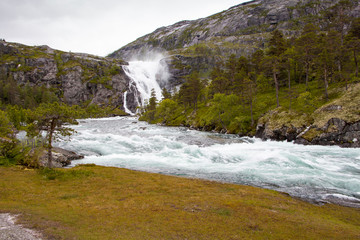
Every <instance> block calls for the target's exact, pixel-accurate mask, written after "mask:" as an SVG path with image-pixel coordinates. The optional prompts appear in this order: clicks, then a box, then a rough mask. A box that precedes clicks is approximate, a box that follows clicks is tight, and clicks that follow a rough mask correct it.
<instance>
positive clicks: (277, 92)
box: [273, 69, 280, 107]
mask: <svg viewBox="0 0 360 240" xmlns="http://www.w3.org/2000/svg"><path fill="white" fill-rule="evenodd" d="M273 77H274V82H275V90H276V107H279V106H280V103H279V83H278V80H277V76H276V70H275V69H273Z"/></svg>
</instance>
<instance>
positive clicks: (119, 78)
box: [0, 41, 137, 110]
mask: <svg viewBox="0 0 360 240" xmlns="http://www.w3.org/2000/svg"><path fill="white" fill-rule="evenodd" d="M1 57H4V59H6V60H5V61H0V75H1V76H3V77H5V78H10V77H12V78H13V79H14V80H15V81H16V82H17V84H19V85H26V84H27V85H29V86H45V87H47V88H55V89H58V91H57V93H58V95H59V97H60V98H62V100H63V101H64V102H66V103H68V104H76V105H79V104H81V103H87V104H88V103H92V104H97V105H102V106H104V105H111V106H113V107H114V108H115V107H116V108H120V109H122V110H124V108H123V99H124V92H125V91H129V92H130V85H129V82H130V79H129V78H128V77H127V75H126V74H125V72H124V71H123V69H122V65H126V64H127V63H126V62H124V61H121V60H114V59H109V58H102V57H97V56H93V55H89V54H82V53H65V52H61V51H57V50H54V49H51V48H49V47H48V46H40V47H29V46H24V45H21V44H17V43H7V42H4V41H0V58H1ZM136 91H137V90H136V89H132V91H131V92H133V94H135V93H136ZM129 95H131V94H129ZM129 99H130V100H131V96H130V98H129ZM127 106H128V108H129V109H133V110H135V109H136V107H137V102H136V101H128V104H127Z"/></svg>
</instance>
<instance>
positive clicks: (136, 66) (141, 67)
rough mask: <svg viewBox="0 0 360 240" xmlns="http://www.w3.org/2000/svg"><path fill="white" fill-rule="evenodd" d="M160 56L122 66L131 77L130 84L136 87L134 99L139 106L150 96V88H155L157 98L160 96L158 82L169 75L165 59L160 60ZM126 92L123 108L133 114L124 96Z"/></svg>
mask: <svg viewBox="0 0 360 240" xmlns="http://www.w3.org/2000/svg"><path fill="white" fill-rule="evenodd" d="M161 59H162V58H161V57H159V56H158V57H156V58H155V59H154V60H148V61H131V62H129V65H127V66H124V67H123V68H124V71H125V73H126V74H127V75H128V77H129V78H130V79H131V81H132V82H130V85H134V86H135V87H136V89H137V92H138V93H139V94H140V95H139V96H138V95H137V93H135V92H134V94H135V100H136V101H137V105H138V106H140V107H143V106H145V105H146V104H147V103H148V101H149V99H150V97H151V91H152V89H154V90H155V94H156V98H157V100H158V101H159V100H161V98H162V93H161V92H162V90H161V87H160V84H159V83H160V82H165V81H167V79H168V77H169V73H168V68H167V65H166V63H165V61H161ZM127 94H128V92H125V94H124V109H125V111H126V112H127V113H129V114H132V115H133V114H134V113H133V112H131V111H130V110H129V109H128V106H127V101H126V96H127Z"/></svg>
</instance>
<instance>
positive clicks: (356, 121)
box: [256, 83, 360, 147]
mask: <svg viewBox="0 0 360 240" xmlns="http://www.w3.org/2000/svg"><path fill="white" fill-rule="evenodd" d="M359 102H360V83H357V84H354V85H353V86H351V88H349V89H348V90H347V91H345V89H344V91H343V96H341V97H339V98H338V99H336V100H334V101H332V102H329V103H328V104H326V105H324V106H322V107H320V108H319V109H316V110H315V111H314V112H313V113H311V114H306V113H303V114H302V115H299V114H298V113H295V112H292V111H290V110H288V109H284V108H281V107H280V108H277V109H274V110H272V111H270V112H268V113H267V114H266V115H265V116H264V117H262V118H261V119H259V121H258V125H257V129H256V137H259V138H262V139H264V140H266V139H271V140H277V141H285V140H287V141H294V142H295V143H299V144H305V145H313V144H316V145H338V146H341V147H360V109H359V105H358V104H359Z"/></svg>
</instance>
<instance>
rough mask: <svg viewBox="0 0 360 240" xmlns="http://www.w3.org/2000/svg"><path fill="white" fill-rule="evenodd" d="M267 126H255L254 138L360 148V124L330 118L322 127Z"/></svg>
mask: <svg viewBox="0 0 360 240" xmlns="http://www.w3.org/2000/svg"><path fill="white" fill-rule="evenodd" d="M268 126H269V124H259V125H258V126H257V131H256V137H258V138H262V139H264V140H266V139H271V140H276V141H285V140H287V141H294V142H295V143H298V144H304V145H330V146H331V145H337V146H340V147H351V148H355V147H360V122H354V123H348V122H346V121H344V120H342V119H339V118H331V119H330V120H329V121H328V122H327V123H326V124H325V125H324V126H322V127H317V126H315V125H311V126H309V127H308V128H306V129H305V128H304V127H300V128H299V127H294V126H291V127H288V126H281V127H277V128H274V129H270V128H269V127H268Z"/></svg>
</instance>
